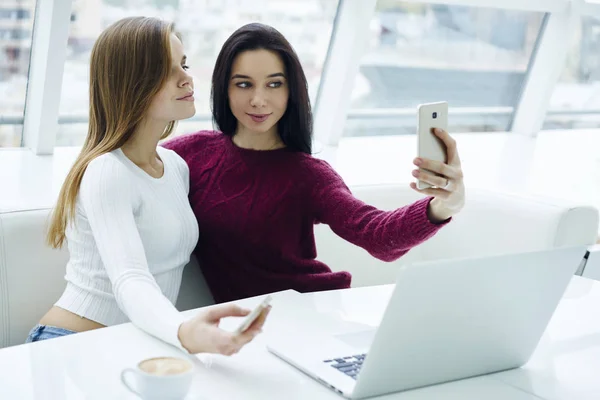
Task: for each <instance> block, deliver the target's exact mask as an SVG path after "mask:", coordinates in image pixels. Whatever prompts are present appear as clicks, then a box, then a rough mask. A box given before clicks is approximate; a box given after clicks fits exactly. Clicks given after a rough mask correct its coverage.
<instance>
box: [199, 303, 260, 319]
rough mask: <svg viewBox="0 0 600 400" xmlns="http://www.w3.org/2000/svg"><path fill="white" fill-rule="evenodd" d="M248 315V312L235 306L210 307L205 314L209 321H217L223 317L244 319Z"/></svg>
mask: <svg viewBox="0 0 600 400" xmlns="http://www.w3.org/2000/svg"><path fill="white" fill-rule="evenodd" d="M248 314H250V310H247V309H243V308H241V307H240V306H238V305H235V304H223V305H217V306H213V307H211V308H210V309H209V310H208V312H207V313H206V316H207V318H208V319H209V320H210V321H218V320H220V319H221V318H225V317H244V316H246V315H248Z"/></svg>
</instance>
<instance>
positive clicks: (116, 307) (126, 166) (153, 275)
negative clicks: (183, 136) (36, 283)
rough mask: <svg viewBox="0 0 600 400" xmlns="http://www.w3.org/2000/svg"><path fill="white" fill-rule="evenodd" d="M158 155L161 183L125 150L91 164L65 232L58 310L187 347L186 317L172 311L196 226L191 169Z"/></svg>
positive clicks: (165, 154) (170, 154)
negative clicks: (129, 325)
mask: <svg viewBox="0 0 600 400" xmlns="http://www.w3.org/2000/svg"><path fill="white" fill-rule="evenodd" d="M157 151H158V154H159V156H160V158H161V159H162V161H163V164H164V175H163V176H162V177H161V178H153V177H151V176H150V175H148V174H147V173H146V172H144V171H143V170H142V169H141V168H139V167H138V166H137V165H135V164H134V163H133V162H132V161H131V160H129V159H128V158H127V157H126V156H125V154H124V153H123V152H122V151H121V149H117V150H115V151H113V152H110V153H108V154H104V155H102V156H100V157H98V158H96V159H95V160H93V161H92V162H91V163H90V164H89V166H88V168H87V170H86V171H85V174H84V176H83V180H82V183H81V187H80V190H79V195H78V198H77V205H76V217H75V220H74V224H71V225H70V226H69V227H68V228H67V232H66V236H67V242H68V248H69V253H70V259H69V263H68V264H67V273H66V280H67V288H66V290H65V292H64V294H63V295H62V296H61V298H60V299H59V300H58V302H57V303H56V305H57V306H58V307H61V308H63V309H65V310H68V311H71V312H73V313H75V314H77V315H80V316H82V317H86V318H88V319H90V320H92V321H96V322H98V323H100V324H102V325H106V326H110V325H115V324H120V323H124V322H128V321H131V322H133V323H134V324H135V325H136V326H138V327H139V328H141V329H142V330H144V331H146V332H147V333H149V334H151V335H153V336H156V337H158V338H160V339H162V340H164V341H166V342H168V343H171V344H173V345H175V346H177V347H179V348H182V346H181V343H180V342H179V339H178V337H177V333H178V329H179V325H180V324H181V323H182V322H183V321H184V318H183V317H182V316H181V315H180V314H179V312H178V311H177V309H176V308H175V306H174V304H175V301H176V300H177V295H178V293H179V287H180V285H181V276H182V273H183V267H184V266H185V265H186V264H187V263H188V262H189V260H190V254H191V253H192V250H193V249H194V247H195V246H196V243H197V241H198V224H197V222H196V218H195V216H194V214H193V212H192V209H191V207H190V204H189V201H188V197H187V196H188V192H189V170H188V167H187V165H186V163H185V162H184V161H183V159H181V157H179V156H178V155H177V154H176V153H175V152H173V151H171V150H168V149H165V148H162V147H158V148H157ZM182 349H183V348H182Z"/></svg>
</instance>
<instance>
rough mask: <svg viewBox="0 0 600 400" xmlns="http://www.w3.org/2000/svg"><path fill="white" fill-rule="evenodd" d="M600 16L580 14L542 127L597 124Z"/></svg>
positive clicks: (599, 118)
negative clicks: (578, 22)
mask: <svg viewBox="0 0 600 400" xmlns="http://www.w3.org/2000/svg"><path fill="white" fill-rule="evenodd" d="M599 47H600V19H599V18H594V17H583V18H582V19H581V22H580V25H579V26H578V28H577V29H576V30H575V34H574V35H573V42H572V45H571V47H570V49H569V53H568V54H567V61H566V63H565V68H564V70H563V72H562V74H561V76H560V79H559V82H558V83H557V84H556V86H555V87H554V92H553V93H552V97H551V98H550V106H549V107H548V113H547V115H546V120H545V121H544V126H543V129H574V128H598V127H600V53H598V48H599Z"/></svg>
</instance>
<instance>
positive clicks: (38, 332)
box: [25, 324, 77, 343]
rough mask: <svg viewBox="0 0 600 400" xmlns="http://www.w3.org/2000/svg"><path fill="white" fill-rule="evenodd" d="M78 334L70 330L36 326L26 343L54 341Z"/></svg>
mask: <svg viewBox="0 0 600 400" xmlns="http://www.w3.org/2000/svg"><path fill="white" fill-rule="evenodd" d="M74 333H77V332H73V331H70V330H68V329H63V328H57V327H56V326H48V325H40V324H38V325H36V326H35V328H33V329H32V330H31V332H29V336H28V337H27V340H26V341H25V343H32V342H39V341H40V340H46V339H54V338H57V337H61V336H67V335H72V334H74Z"/></svg>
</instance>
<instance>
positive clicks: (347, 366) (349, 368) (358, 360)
mask: <svg viewBox="0 0 600 400" xmlns="http://www.w3.org/2000/svg"><path fill="white" fill-rule="evenodd" d="M365 357H367V355H366V354H357V355H355V356H348V357H340V358H332V359H331V360H324V361H323V362H324V363H326V364H329V365H331V366H332V367H333V368H335V369H337V370H338V371H340V372H342V373H344V374H346V375H348V376H349V377H350V378H352V379H354V380H356V377H357V376H358V373H359V372H360V368H361V367H362V365H363V362H364V361H365Z"/></svg>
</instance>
